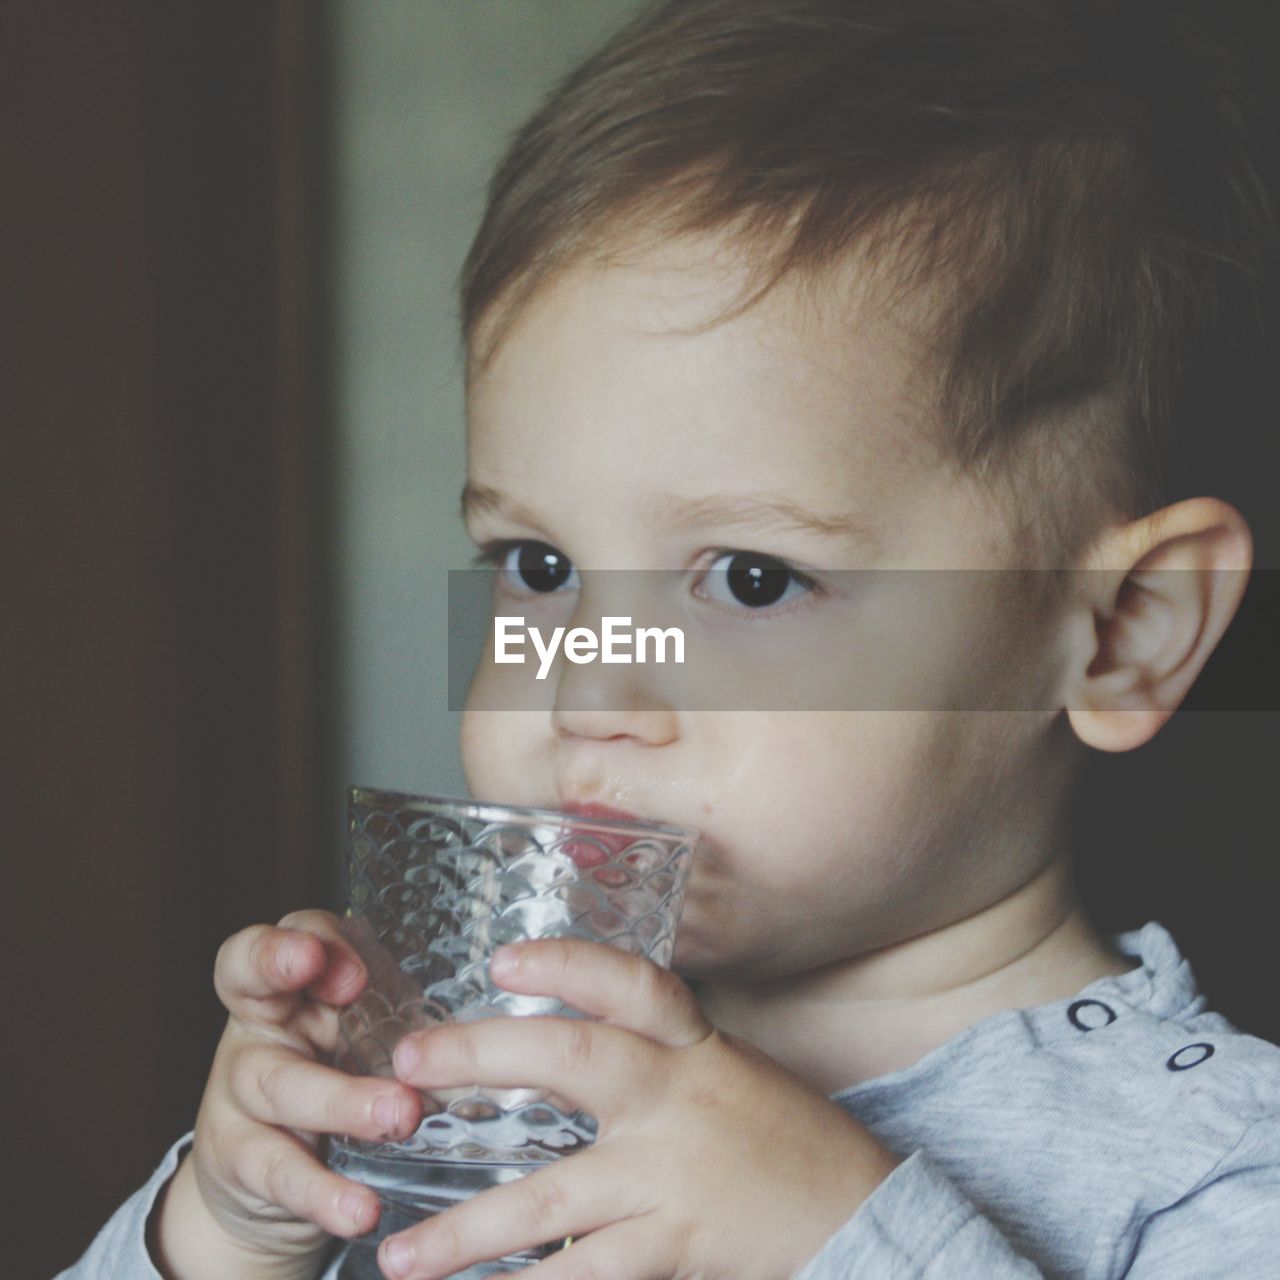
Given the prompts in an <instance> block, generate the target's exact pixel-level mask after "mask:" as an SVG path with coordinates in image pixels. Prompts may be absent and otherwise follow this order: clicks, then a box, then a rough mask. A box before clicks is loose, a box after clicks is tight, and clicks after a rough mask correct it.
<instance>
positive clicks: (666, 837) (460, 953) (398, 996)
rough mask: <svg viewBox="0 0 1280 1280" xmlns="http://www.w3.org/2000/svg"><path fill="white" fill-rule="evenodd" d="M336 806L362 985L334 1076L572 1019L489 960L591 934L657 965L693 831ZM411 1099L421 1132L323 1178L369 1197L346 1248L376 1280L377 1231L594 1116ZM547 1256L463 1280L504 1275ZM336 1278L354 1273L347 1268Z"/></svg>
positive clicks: (440, 1203)
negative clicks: (344, 814)
mask: <svg viewBox="0 0 1280 1280" xmlns="http://www.w3.org/2000/svg"><path fill="white" fill-rule="evenodd" d="M347 811H348V834H349V844H348V849H349V867H348V878H347V913H346V916H345V918H344V919H343V921H342V931H343V934H344V935H345V936H346V938H347V939H348V940H349V941H350V942H351V944H352V945H353V946H354V947H355V949H356V950H357V951H358V952H359V954H360V956H361V958H362V959H363V961H364V963H365V965H366V967H367V968H368V971H369V983H368V986H367V987H366V989H365V990H364V991H363V992H362V993H361V995H360V997H359V998H358V999H357V1000H356V1001H355V1002H354V1003H353V1004H351V1005H349V1006H347V1007H346V1008H344V1009H342V1010H341V1012H340V1016H339V1041H338V1047H337V1052H336V1054H335V1063H336V1065H338V1066H339V1067H341V1068H343V1069H344V1070H346V1071H349V1072H352V1073H353V1074H357V1075H378V1076H385V1077H390V1076H392V1075H393V1074H394V1072H393V1070H392V1066H391V1055H392V1053H393V1052H394V1050H395V1047H396V1044H397V1043H398V1042H399V1040H400V1038H401V1037H402V1036H404V1035H407V1034H408V1033H410V1032H413V1031H420V1030H424V1029H427V1028H431V1027H436V1026H440V1025H442V1024H444V1023H447V1022H465V1021H472V1020H474V1019H477V1018H489V1017H495V1016H502V1015H517V1016H528V1015H535V1014H544V1015H545V1014H554V1015H557V1016H560V1017H583V1016H584V1015H583V1014H581V1013H580V1012H579V1011H577V1010H575V1009H571V1008H569V1007H568V1006H567V1005H564V1004H563V1003H561V1002H560V1001H559V1000H556V999H554V998H552V997H547V996H529V995H520V994H517V993H514V992H510V991H504V990H502V988H500V987H497V986H495V985H494V983H493V981H492V980H491V979H490V976H489V960H490V957H491V956H492V954H493V952H494V951H495V950H496V949H497V948H498V947H499V946H501V945H502V944H503V943H506V942H517V941H520V940H523V939H530V938H586V939H590V940H593V941H596V942H605V943H608V944H609V945H611V946H615V947H619V948H621V949H622V950H624V951H630V952H633V953H635V954H637V955H643V956H647V957H648V958H649V959H650V960H653V961H655V962H656V963H658V964H661V965H667V964H669V963H670V960H671V952H672V948H673V946H674V942H675V929H676V922H677V919H678V917H679V914H680V908H681V906H682V904H683V899H684V889H685V883H686V881H687V878H688V874H689V868H690V864H691V862H692V859H693V850H694V846H695V844H696V842H697V838H698V833H697V832H696V831H694V830H692V829H689V828H684V827H674V826H665V825H662V824H659V823H653V822H639V821H636V822H631V821H625V822H624V821H620V820H615V819H612V818H610V819H605V818H594V817H591V818H589V817H582V816H579V815H576V814H568V813H561V812H559V811H557V810H553V809H535V808H528V807H524V806H517V805H500V804H487V803H483V802H478V801H474V800H459V799H450V798H447V797H441V796H414V795H406V794H403V793H400V792H392V791H375V790H369V789H366V788H362V787H352V788H351V789H350V791H349V792H348V810H347ZM423 1102H424V1104H425V1112H424V1116H423V1120H422V1123H421V1124H420V1125H419V1127H418V1129H417V1131H416V1132H415V1133H414V1134H413V1135H412V1136H411V1137H410V1138H408V1139H407V1140H406V1141H404V1142H365V1141H359V1140H356V1139H352V1138H335V1139H333V1140H332V1141H331V1143H330V1147H329V1157H328V1158H329V1165H330V1167H332V1168H333V1169H336V1170H337V1171H338V1172H340V1173H342V1174H343V1175H345V1176H346V1177H349V1178H354V1179H356V1180H357V1181H359V1182H363V1183H365V1184H367V1185H368V1186H370V1187H373V1188H374V1189H375V1190H376V1191H377V1192H378V1195H379V1198H380V1199H381V1201H382V1220H381V1221H380V1223H379V1227H378V1230H377V1231H376V1232H375V1233H374V1234H373V1235H372V1237H366V1238H365V1239H364V1240H363V1241H362V1242H360V1243H359V1245H358V1246H357V1248H356V1250H355V1251H354V1252H359V1253H361V1254H363V1255H364V1256H365V1266H366V1270H367V1274H369V1275H370V1276H377V1275H378V1274H379V1273H378V1271H377V1268H376V1263H375V1262H374V1260H373V1251H374V1249H375V1248H376V1245H377V1242H378V1241H379V1240H380V1239H382V1238H383V1237H384V1236H386V1235H388V1234H391V1233H392V1232H394V1231H399V1230H401V1229H403V1228H404V1227H406V1226H408V1225H410V1224H411V1223H413V1222H416V1221H419V1220H420V1219H422V1218H423V1217H425V1216H427V1215H429V1214H433V1213H439V1212H441V1211H442V1210H444V1209H447V1208H448V1207H449V1206H450V1205H452V1204H456V1203H457V1202H458V1201H460V1200H463V1199H465V1198H467V1197H468V1196H471V1195H474V1194H475V1193H477V1192H479V1191H483V1190H484V1189H485V1188H487V1187H492V1186H497V1185H499V1184H501V1183H505V1182H510V1181H512V1180H514V1179H516V1178H520V1177H523V1176H524V1175H526V1174H527V1173H530V1172H531V1171H533V1170H534V1169H536V1168H538V1167H539V1166H540V1165H543V1164H545V1163H546V1162H547V1161H549V1160H554V1159H558V1158H560V1157H562V1156H565V1155H568V1154H571V1153H572V1152H574V1151H577V1150H580V1149H581V1148H583V1147H585V1146H588V1145H589V1144H590V1143H591V1142H592V1141H593V1140H594V1138H595V1134H596V1121H595V1119H594V1118H593V1117H592V1116H590V1115H587V1114H585V1113H583V1112H582V1111H579V1110H576V1109H574V1108H573V1106H572V1105H571V1104H570V1103H569V1102H567V1101H565V1100H564V1099H561V1098H558V1097H555V1096H554V1095H548V1094H547V1093H546V1092H545V1091H543V1090H539V1089H534V1088H510V1089H492V1088H480V1087H478V1086H477V1087H472V1088H457V1089H446V1090H437V1091H435V1092H434V1093H425V1092H424V1094H423ZM551 1247H553V1246H550V1245H548V1246H544V1247H541V1248H538V1249H530V1250H526V1251H525V1252H524V1253H521V1254H516V1255H512V1256H511V1257H509V1258H505V1259H502V1260H500V1261H498V1262H494V1263H487V1264H484V1266H483V1267H477V1268H472V1269H469V1270H467V1271H466V1272H464V1273H462V1274H463V1276H465V1277H466V1278H467V1280H472V1278H473V1277H480V1276H488V1275H494V1274H499V1273H504V1272H510V1271H516V1270H519V1269H521V1268H523V1267H525V1266H528V1265H530V1264H531V1263H533V1262H536V1261H537V1260H538V1259H539V1258H541V1257H544V1256H546V1253H547V1251H548V1249H549V1248H551ZM554 1247H559V1246H554ZM351 1262H352V1264H355V1263H356V1262H357V1260H356V1259H355V1258H354V1257H353V1258H352V1260H351ZM343 1274H344V1275H348V1274H354V1275H357V1276H358V1275H362V1274H365V1272H362V1271H361V1270H360V1269H359V1266H358V1265H352V1266H351V1267H350V1268H348V1269H344V1272H343Z"/></svg>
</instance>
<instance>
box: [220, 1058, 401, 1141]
mask: <svg viewBox="0 0 1280 1280" xmlns="http://www.w3.org/2000/svg"><path fill="white" fill-rule="evenodd" d="M230 1086H231V1093H232V1096H233V1097H234V1098H235V1100H236V1102H237V1103H238V1104H239V1106H240V1107H241V1109H242V1110H244V1111H245V1112H246V1113H247V1114H248V1115H250V1116H252V1117H253V1119H255V1120H259V1121H261V1122H262V1123H263V1124H270V1125H279V1126H283V1127H284V1128H288V1129H299V1130H302V1131H304V1132H306V1133H326V1134H348V1135H350V1136H351V1137H353V1138H364V1139H366V1140H368V1141H370V1142H386V1141H402V1140H403V1139H405V1138H407V1137H409V1136H410V1134H412V1133H413V1131H414V1130H415V1129H416V1128H417V1127H418V1125H419V1123H420V1122H421V1120H422V1099H421V1097H420V1096H419V1095H418V1093H417V1092H416V1091H415V1090H413V1089H411V1088H408V1087H407V1086H406V1085H404V1084H401V1083H400V1082H399V1081H396V1080H378V1079H374V1078H372V1077H359V1076H349V1075H347V1074H346V1073H345V1072H342V1071H338V1070H336V1069H335V1068H333V1067H325V1066H321V1065H320V1064H319V1063H315V1062H309V1061H307V1060H306V1059H305V1058H301V1057H299V1056H298V1055H297V1054H295V1053H292V1052H290V1051H289V1050H287V1049H283V1048H280V1047H278V1046H276V1045H268V1044H260V1045H252V1046H249V1047H247V1048H244V1049H242V1050H240V1052H239V1053H237V1054H236V1056H235V1058H234V1060H233V1061H232V1065H231V1071H230Z"/></svg>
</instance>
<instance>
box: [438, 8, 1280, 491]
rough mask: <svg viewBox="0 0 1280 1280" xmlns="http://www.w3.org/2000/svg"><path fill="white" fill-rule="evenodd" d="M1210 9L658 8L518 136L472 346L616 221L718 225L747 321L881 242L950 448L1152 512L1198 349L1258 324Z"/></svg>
mask: <svg viewBox="0 0 1280 1280" xmlns="http://www.w3.org/2000/svg"><path fill="white" fill-rule="evenodd" d="M1203 11H1204V6H1203V5H1197V4H1195V3H1181V2H1179V0H674V2H670V3H666V4H662V5H660V6H658V7H656V8H654V9H652V10H650V11H648V12H646V13H645V14H643V15H642V16H641V17H639V18H638V19H637V20H636V21H635V22H633V23H632V24H631V25H630V26H629V27H627V28H625V29H624V30H623V31H621V32H620V33H619V34H618V35H617V36H616V37H615V38H614V39H613V40H611V41H610V42H609V43H608V44H607V45H606V46H605V47H604V48H603V49H602V50H601V51H600V52H599V53H598V54H597V55H596V56H594V57H593V58H591V59H590V60H589V61H588V62H586V63H585V64H584V65H583V66H581V67H580V68H579V69H578V70H577V71H576V72H575V73H574V74H572V75H571V76H570V77H569V78H568V79H567V80H566V81H565V82H564V83H563V84H562V85H561V86H560V87H559V88H558V89H557V90H556V91H555V92H554V93H553V94H552V96H551V97H550V98H549V99H548V101H547V102H546V103H545V105H544V106H543V107H542V108H541V110H540V111H539V112H538V113H537V114H536V115H535V116H534V117H533V118H532V119H531V120H530V121H529V122H528V124H527V125H526V126H525V127H524V128H523V129H522V130H521V131H520V133H519V134H518V135H517V136H516V138H515V140H514V142H513V144H512V146H511V148H510V150H509V152H508V153H507V156H506V158H505V160H504V161H503V163H502V164H501V166H500V168H499V169H498V171H497V174H496V175H495V177H494V180H493V183H492V186H491V189H490V198H489V204H488V209H487V212H486V215H485V218H484V221H483V224H482V226H481V229H480V231H479V233H478V236H477V238H476V241H475V243H474V245H473V247H472V250H471V253H470V255H469V257H468V260H467V263H466V266H465V269H464V272H463V279H462V309H463V316H462V319H463V327H464V332H466V333H467V334H468V335H469V336H470V337H472V338H474V336H475V334H476V331H477V326H478V324H479V323H480V321H481V320H482V319H484V320H486V321H488V320H492V319H493V318H494V317H498V318H499V320H501V318H502V317H504V316H508V315H510V314H512V313H513V312H514V310H515V309H516V307H517V306H518V304H519V302H520V301H521V300H522V299H523V298H525V297H527V296H528V294H529V293H530V292H531V291H532V290H533V289H534V288H536V286H537V285H538V284H539V283H540V282H541V281H543V280H544V279H545V278H546V277H547V276H548V274H549V273H551V272H553V271H555V270H556V269H557V268H559V267H561V266H563V265H565V264H566V263H568V262H571V261H573V260H574V259H575V257H576V256H577V255H578V254H579V253H582V252H584V251H587V250H589V249H591V248H593V247H596V246H598V245H599V243H600V242H601V240H602V239H604V238H606V237H608V236H611V235H613V234H615V233H618V232H621V233H623V234H626V235H632V236H634V235H637V234H639V235H646V234H652V235H654V236H667V235H674V234H681V233H685V232H705V231H728V232H730V233H731V234H732V236H733V237H735V239H736V241H737V242H738V243H740V244H741V245H742V247H743V249H744V251H745V254H746V257H747V260H748V261H750V262H751V263H752V264H753V267H754V274H753V277H752V280H751V284H750V288H749V291H748V295H747V296H746V297H745V298H744V304H745V303H746V302H747V301H750V300H753V299H754V298H755V297H758V296H760V294H761V293H762V292H763V291H765V290H767V289H768V288H769V287H771V286H772V284H774V283H775V282H776V281H778V280H779V279H781V278H783V277H784V276H786V275H788V274H790V273H793V272H804V273H814V274H817V273H821V272H822V271H823V270H824V269H825V268H828V267H830V266H831V265H832V264H834V263H836V262H837V261H839V260H840V259H841V258H842V257H845V256H847V255H849V254H850V253H851V252H852V251H854V250H856V249H861V250H868V249H869V250H870V251H871V253H872V255H873V256H877V257H879V259H880V260H881V261H884V262H887V263H891V264H892V267H891V269H890V274H891V277H892V279H893V281H894V283H895V285H897V286H898V287H899V294H900V296H901V297H902V299H904V300H925V301H926V302H927V303H928V305H929V313H928V314H929V320H928V335H927V336H928V337H929V339H930V341H929V344H928V350H929V351H930V352H931V353H932V354H933V357H934V358H933V360H932V362H931V365H930V371H931V373H932V375H933V377H934V379H935V383H934V388H935V394H936V399H937V405H938V408H939V411H940V417H941V421H942V422H943V423H944V424H945V427H944V429H943V431H942V436H943V438H944V440H945V441H946V443H947V446H948V448H949V449H950V451H951V452H952V454H953V456H954V457H955V458H956V459H957V460H958V461H960V462H961V463H962V464H963V465H965V466H967V467H969V468H972V469H976V470H979V471H986V472H990V473H992V474H995V473H997V472H998V471H1001V470H1002V468H1001V467H1000V465H999V464H1001V463H1005V462H1008V461H1009V460H1010V459H1011V458H1013V457H1014V455H1015V449H1014V445H1015V444H1018V443H1021V442H1023V441H1027V440H1029V439H1032V438H1034V439H1036V440H1038V441H1039V442H1041V443H1042V444H1047V445H1055V446H1057V447H1056V448H1055V449H1049V450H1046V449H1043V448H1042V449H1038V450H1031V451H1027V450H1023V449H1018V450H1016V453H1017V454H1018V456H1023V455H1025V454H1027V453H1028V452H1029V453H1030V454H1032V455H1035V456H1039V457H1040V458H1042V459H1043V458H1052V459H1053V460H1054V461H1055V463H1056V464H1061V461H1062V459H1063V458H1066V457H1074V458H1084V459H1096V460H1098V461H1097V465H1093V466H1083V467H1080V468H1073V470H1076V471H1078V472H1079V474H1081V475H1087V477H1088V481H1087V482H1088V484H1089V485H1090V486H1092V487H1094V488H1096V490H1097V492H1098V493H1099V496H1100V499H1101V500H1102V501H1104V502H1106V503H1107V504H1108V505H1115V506H1117V507H1119V508H1120V509H1121V510H1123V511H1127V512H1129V513H1131V514H1139V513H1140V512H1141V511H1143V510H1145V509H1149V508H1150V507H1152V506H1154V505H1156V504H1157V503H1158V502H1159V501H1160V500H1162V499H1163V498H1164V497H1165V494H1164V483H1163V480H1162V471H1161V464H1162V461H1163V459H1164V458H1165V457H1166V455H1167V454H1168V452H1169V450H1170V448H1171V446H1172V444H1173V442H1174V440H1175V439H1176V437H1177V435H1178V433H1179V428H1180V423H1179V420H1178V415H1179V409H1180V406H1181V404H1182V402H1183V394H1182V393H1183V390H1184V388H1185V384H1186V380H1187V378H1188V376H1189V375H1190V373H1191V372H1192V371H1193V370H1194V369H1195V367H1196V364H1197V359H1198V356H1199V355H1200V353H1201V352H1202V351H1203V349H1204V346H1205V344H1206V343H1208V342H1210V341H1211V340H1212V339H1214V337H1215V336H1217V335H1220V334H1221V333H1222V332H1223V329H1224V326H1228V325H1239V324H1242V322H1244V321H1247V320H1251V319H1252V318H1254V317H1255V316H1256V313H1257V309H1258V308H1257V301H1256V298H1257V288H1256V285H1257V281H1258V279H1259V277H1260V276H1261V274H1262V271H1263V265H1264V263H1265V262H1266V261H1267V258H1268V253H1269V248H1270V245H1271V241H1272V238H1273V234H1274V233H1273V228H1272V226H1271V219H1270V209H1269V203H1268V197H1267V192H1266V189H1265V185H1264V183H1263V181H1262V180H1261V179H1260V177H1259V174H1258V170H1257V166H1256V165H1255V162H1254V160H1253V159H1252V158H1251V154H1250V152H1251V146H1250V137H1251V130H1250V128H1249V127H1248V116H1249V103H1248V101H1247V97H1246V94H1245V93H1244V91H1243V90H1242V88H1241V86H1242V84H1243V83H1245V81H1244V77H1243V76H1242V75H1241V74H1240V71H1241V68H1240V67H1239V66H1238V65H1237V64H1236V61H1235V60H1234V59H1233V57H1232V56H1231V55H1230V54H1229V53H1228V52H1226V50H1225V49H1224V47H1222V46H1221V45H1220V44H1219V43H1217V42H1215V40H1213V39H1211V38H1210V37H1209V36H1207V35H1206V34H1205V32H1204V31H1203V30H1201V24H1200V23H1199V22H1198V21H1197V14H1199V13H1202V12H1203ZM1255 132H1256V131H1255ZM939 286H941V287H939ZM500 329H501V324H500V323H499V324H497V325H495V327H494V331H495V332H500ZM489 346H490V349H491V347H492V341H490V343H489ZM484 357H485V352H483V351H473V352H472V358H473V360H480V361H483V359H484ZM1099 406H1102V408H1101V411H1086V410H1088V409H1090V408H1091V407H1092V408H1093V409H1097V408H1098V407H1099ZM1064 423H1067V424H1069V426H1067V427H1064V426H1063V424H1064ZM1064 433H1065V434H1064Z"/></svg>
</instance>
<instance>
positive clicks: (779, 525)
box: [461, 481, 877, 547]
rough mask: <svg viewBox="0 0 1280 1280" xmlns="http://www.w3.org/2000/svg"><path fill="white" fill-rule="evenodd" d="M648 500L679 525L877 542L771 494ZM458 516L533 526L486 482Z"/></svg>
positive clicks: (861, 528) (655, 514)
mask: <svg viewBox="0 0 1280 1280" xmlns="http://www.w3.org/2000/svg"><path fill="white" fill-rule="evenodd" d="M647 505H648V508H649V510H648V514H649V515H650V516H651V517H652V518H653V519H655V520H664V521H666V522H668V523H670V524H674V525H675V526H676V527H677V528H681V529H696V528H698V527H700V526H704V525H711V524H715V525H722V526H723V525H732V526H734V527H735V528H738V529H754V530H757V531H760V532H771V533H781V532H786V531H794V532H801V533H810V534H817V535H819V536H820V537H824V538H840V539H844V540H845V541H847V542H851V543H854V544H855V545H857V546H859V547H874V546H876V545H877V539H876V536H875V534H874V533H873V532H872V531H871V529H869V528H868V527H867V526H866V525H865V524H863V523H861V522H860V521H858V520H854V519H851V518H849V517H847V516H823V515H817V514H816V513H814V512H812V511H808V510H806V509H805V508H804V507H801V506H799V505H798V504H797V503H795V502H792V501H791V500H790V499H789V498H784V497H780V496H778V495H775V494H769V493H748V494H739V495H735V496H732V497H730V496H710V497H704V498H681V497H678V496H676V495H675V494H662V495H660V496H659V497H657V498H655V499H654V500H652V501H651V502H650V503H648V504H647ZM461 511H462V518H463V520H464V521H465V520H466V519H467V518H468V517H469V516H474V515H478V514H480V513H481V512H488V511H493V512H497V513H498V514H500V515H505V516H506V517H507V518H508V519H510V520H512V521H514V522H515V523H517V524H527V525H532V526H534V527H537V525H538V524H539V520H538V518H537V516H536V515H534V514H533V512H531V511H529V510H528V509H527V508H526V507H524V506H522V505H521V504H520V503H519V502H516V501H515V500H514V499H512V498H508V497H507V496H506V495H505V494H503V493H500V492H499V491H498V490H497V489H492V488H490V487H489V486H488V485H483V484H476V483H474V482H471V481H469V482H468V483H467V484H466V485H465V486H464V487H463V490H462V502H461Z"/></svg>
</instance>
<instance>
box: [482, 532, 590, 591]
mask: <svg viewBox="0 0 1280 1280" xmlns="http://www.w3.org/2000/svg"><path fill="white" fill-rule="evenodd" d="M475 563H476V564H491V565H495V566H496V567H497V568H498V570H499V571H500V572H501V573H502V574H503V575H504V576H505V578H506V581H507V585H508V586H509V587H511V588H512V589H514V590H517V591H526V592H528V591H532V592H535V593H537V594H540V595H549V594H551V593H552V592H555V591H559V590H560V589H561V588H562V587H563V586H564V585H565V584H566V583H572V584H573V585H576V578H577V570H576V569H574V567H573V562H572V561H571V560H570V559H569V557H568V556H566V555H565V554H564V553H563V552H562V551H557V550H556V548H555V547H553V546H552V545H551V544H550V543H549V542H535V541H531V540H527V539H526V540H524V541H520V542H496V543H493V544H491V545H489V546H487V547H485V548H483V549H482V550H481V552H480V554H479V555H478V556H476V558H475Z"/></svg>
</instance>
